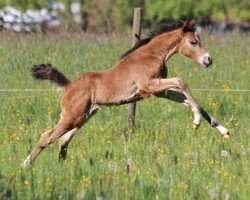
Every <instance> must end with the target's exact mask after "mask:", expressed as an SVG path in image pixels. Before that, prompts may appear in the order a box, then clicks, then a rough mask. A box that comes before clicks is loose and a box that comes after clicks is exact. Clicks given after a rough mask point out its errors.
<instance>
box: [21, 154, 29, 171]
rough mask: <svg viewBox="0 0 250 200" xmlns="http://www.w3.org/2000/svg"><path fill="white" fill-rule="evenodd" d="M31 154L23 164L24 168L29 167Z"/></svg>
mask: <svg viewBox="0 0 250 200" xmlns="http://www.w3.org/2000/svg"><path fill="white" fill-rule="evenodd" d="M30 161H31V156H30V155H29V156H28V157H27V158H26V159H25V161H24V162H23V164H22V167H23V168H28V167H29V166H30Z"/></svg>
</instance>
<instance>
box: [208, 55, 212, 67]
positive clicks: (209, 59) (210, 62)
mask: <svg viewBox="0 0 250 200" xmlns="http://www.w3.org/2000/svg"><path fill="white" fill-rule="evenodd" d="M208 62H209V64H210V65H211V64H212V63H213V58H212V57H210V56H209V57H208Z"/></svg>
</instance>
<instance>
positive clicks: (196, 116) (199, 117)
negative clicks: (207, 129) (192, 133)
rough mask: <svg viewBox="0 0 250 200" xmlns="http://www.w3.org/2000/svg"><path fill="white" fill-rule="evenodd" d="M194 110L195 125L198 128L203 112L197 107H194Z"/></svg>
mask: <svg viewBox="0 0 250 200" xmlns="http://www.w3.org/2000/svg"><path fill="white" fill-rule="evenodd" d="M192 111H193V113H194V121H193V127H194V128H195V129H197V128H198V126H199V125H200V123H201V114H200V112H199V110H198V109H197V108H193V109H192Z"/></svg>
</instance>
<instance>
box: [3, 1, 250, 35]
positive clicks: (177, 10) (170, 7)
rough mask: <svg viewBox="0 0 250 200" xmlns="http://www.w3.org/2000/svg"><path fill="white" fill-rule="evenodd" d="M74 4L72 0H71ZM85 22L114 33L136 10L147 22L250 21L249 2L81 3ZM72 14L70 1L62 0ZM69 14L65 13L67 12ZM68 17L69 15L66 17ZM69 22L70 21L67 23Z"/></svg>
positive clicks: (27, 4) (33, 4) (25, 4)
mask: <svg viewBox="0 0 250 200" xmlns="http://www.w3.org/2000/svg"><path fill="white" fill-rule="evenodd" d="M53 1H56V0H2V1H0V8H1V7H3V6H6V5H12V6H16V7H18V8H19V9H21V10H25V9H27V8H37V9H39V8H41V7H43V6H45V5H47V4H48V3H49V2H53ZM72 1H73V0H72ZM79 1H80V2H81V4H82V12H83V16H84V19H85V21H88V25H89V27H90V29H91V28H94V29H95V30H99V29H103V30H105V31H112V30H114V29H123V30H124V25H131V24H132V20H133V9H134V7H138V6H139V7H142V9H143V15H144V21H145V22H149V21H150V22H154V21H161V20H178V19H185V18H188V19H191V18H195V19H196V20H198V21H209V19H216V20H222V19H230V20H232V21H240V20H241V21H249V20H250V12H249V10H250V1H248V0H197V1H192V0H157V1H155V0H128V1H124V0H79ZM62 2H63V3H65V5H66V8H67V11H68V13H69V8H70V3H71V1H70V0H62ZM67 11H66V12H67ZM65 16H67V17H69V16H70V15H67V14H66V15H65ZM66 21H67V22H68V21H69V20H68V19H67V20H66Z"/></svg>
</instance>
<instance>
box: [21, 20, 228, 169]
mask: <svg viewBox="0 0 250 200" xmlns="http://www.w3.org/2000/svg"><path fill="white" fill-rule="evenodd" d="M176 53H180V54H182V55H185V56H187V57H189V58H191V59H192V60H194V61H195V62H197V63H199V64H200V65H202V66H205V67H207V66H209V65H211V64H212V58H211V57H210V55H209V54H208V53H207V52H206V50H205V49H204V47H203V45H202V43H201V41H200V38H199V36H198V35H197V34H196V33H195V22H194V21H185V22H183V23H181V24H180V25H179V26H177V27H174V28H173V27H172V28H163V29H160V30H158V31H155V32H153V33H152V34H151V35H150V36H149V37H148V38H146V39H143V40H140V41H139V42H138V43H137V44H136V45H135V47H134V48H132V49H131V50H129V51H128V52H127V53H125V54H124V55H123V57H122V58H121V59H120V60H119V61H118V62H117V64H116V65H115V66H114V67H113V68H111V69H107V70H103V71H95V72H88V73H85V74H83V75H82V76H80V77H79V78H77V79H75V80H68V79H67V78H66V77H65V76H64V75H63V74H62V73H60V72H59V71H58V70H57V69H56V68H53V67H52V66H51V65H50V64H47V65H40V66H34V67H33V68H32V70H31V71H32V75H33V76H34V77H35V78H37V79H48V80H50V81H52V82H55V83H57V84H58V85H59V86H61V87H63V88H65V92H64V94H63V96H62V99H61V110H62V111H61V115H60V120H59V122H58V124H57V125H56V126H55V127H53V128H52V129H50V130H48V131H46V132H45V133H43V134H42V136H41V138H40V140H39V141H38V143H37V144H36V146H35V147H34V149H33V150H32V152H31V153H30V155H29V156H28V157H27V158H26V160H25V161H24V162H23V166H24V167H27V166H29V165H30V164H31V163H32V162H33V161H34V160H35V159H36V157H37V156H38V154H39V153H40V152H41V151H42V150H43V149H44V148H46V147H47V146H48V145H49V144H51V143H52V142H54V141H55V140H56V139H59V147H60V152H59V158H62V159H65V158H66V153H67V145H68V143H69V142H70V140H71V139H72V137H73V136H74V134H75V133H76V131H77V130H78V129H79V128H80V127H81V126H82V125H83V124H84V123H85V122H86V121H87V120H88V119H89V118H90V117H91V116H93V115H94V114H95V113H96V111H97V109H98V107H99V106H102V105H121V104H125V103H131V102H135V101H139V100H142V99H145V98H148V97H149V96H151V95H156V96H157V97H164V98H168V99H170V100H173V101H176V102H180V103H186V104H187V105H189V106H190V107H191V109H192V111H193V113H194V120H193V126H194V128H197V127H198V126H199V124H200V114H202V115H203V116H204V117H205V119H207V121H208V122H209V123H210V124H211V125H212V126H213V127H216V128H218V129H219V131H220V133H221V134H222V135H224V137H226V138H228V137H229V133H228V130H227V129H226V128H225V127H223V126H222V125H220V124H219V123H218V122H217V121H216V120H215V119H214V118H212V117H211V116H209V115H208V114H207V113H206V111H204V110H203V109H201V108H200V107H199V105H198V104H197V102H196V101H195V99H194V98H193V96H192V95H191V93H190V91H189V89H188V87H187V85H186V83H185V82H184V81H183V80H182V79H181V78H179V77H175V78H169V79H166V78H162V70H163V68H164V65H163V63H164V62H165V61H166V60H168V59H169V58H170V57H171V56H172V55H173V54H176ZM175 88H178V89H180V90H182V92H183V93H179V92H177V91H174V90H173V89H175Z"/></svg>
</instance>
